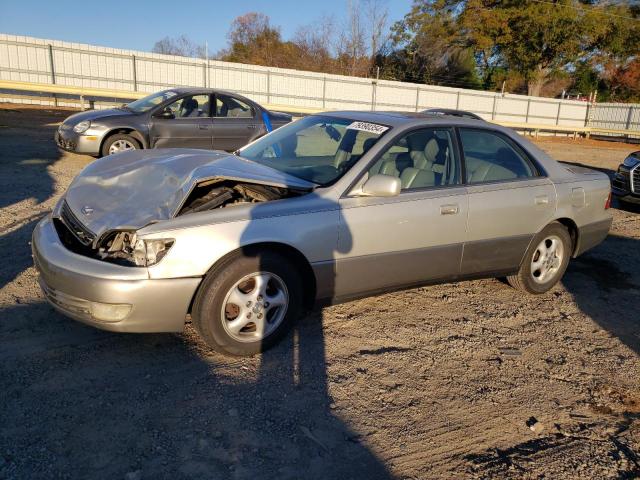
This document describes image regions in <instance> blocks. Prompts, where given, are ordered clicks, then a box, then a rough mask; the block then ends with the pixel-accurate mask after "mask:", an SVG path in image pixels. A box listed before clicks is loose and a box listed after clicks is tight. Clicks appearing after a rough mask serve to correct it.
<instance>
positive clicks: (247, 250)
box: [189, 242, 316, 313]
mask: <svg viewBox="0 0 640 480" xmlns="http://www.w3.org/2000/svg"><path fill="white" fill-rule="evenodd" d="M267 250H268V251H271V252H275V253H279V254H280V255H282V256H283V257H286V258H288V259H290V260H292V261H293V263H294V264H295V266H296V267H297V269H298V271H299V272H300V274H301V275H302V282H303V285H304V289H303V291H304V299H303V300H304V306H305V308H311V307H312V306H313V303H314V301H315V298H316V276H315V274H314V273H313V269H312V268H311V265H310V264H309V261H308V260H307V257H305V256H304V254H303V253H302V252H300V250H298V249H296V248H294V247H292V246H291V245H286V244H284V243H278V242H261V243H253V244H250V245H245V246H243V247H240V248H237V249H236V250H233V251H231V252H229V253H227V254H226V255H225V256H224V257H222V258H220V259H219V260H218V261H217V262H216V263H214V264H213V265H212V266H211V268H209V271H208V272H207V275H209V272H211V271H213V270H214V269H216V268H218V267H219V266H221V265H223V264H225V263H227V262H231V261H232V260H233V259H234V258H237V257H239V256H242V255H255V254H256V253H257V252H264V251H267ZM200 285H202V283H201V284H200ZM199 290H200V287H198V288H197V289H196V292H195V293H194V294H193V298H192V299H191V304H190V305H189V313H191V308H192V307H193V302H194V300H195V298H196V295H197V294H198V291H199Z"/></svg>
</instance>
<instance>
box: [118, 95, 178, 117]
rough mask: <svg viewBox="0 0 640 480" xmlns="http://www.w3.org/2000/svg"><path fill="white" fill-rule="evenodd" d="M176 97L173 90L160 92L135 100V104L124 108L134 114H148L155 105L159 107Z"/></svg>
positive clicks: (132, 103) (128, 104)
mask: <svg viewBox="0 0 640 480" xmlns="http://www.w3.org/2000/svg"><path fill="white" fill-rule="evenodd" d="M176 95H177V93H176V92H174V91H173V90H164V91H162V92H158V93H153V94H151V95H149V96H147V97H144V98H141V99H140V100H136V101H135V102H131V103H127V105H126V108H127V110H131V111H133V112H136V113H144V112H148V111H149V110H151V109H152V108H153V107H155V106H156V105H160V104H161V103H163V102H165V101H166V100H169V99H170V98H173V97H175V96H176Z"/></svg>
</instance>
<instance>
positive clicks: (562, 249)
mask: <svg viewBox="0 0 640 480" xmlns="http://www.w3.org/2000/svg"><path fill="white" fill-rule="evenodd" d="M572 246H573V244H572V241H571V236H570V235H569V232H568V231H567V229H566V228H565V227H564V226H563V225H562V224H560V223H558V222H553V223H550V224H549V225H547V226H546V227H545V228H544V229H543V230H542V231H541V232H540V233H538V234H537V235H536V236H535V237H534V239H533V240H532V241H531V245H529V248H528V249H527V252H526V253H525V256H524V260H523V261H522V265H520V270H518V273H516V274H515V275H510V276H508V277H507V282H509V285H511V286H512V287H513V288H516V289H518V290H522V291H524V292H527V293H532V294H534V295H537V294H541V293H545V292H548V291H549V290H551V289H552V288H553V287H554V286H555V285H556V284H557V283H558V282H559V281H560V279H561V278H562V276H563V275H564V272H565V271H566V270H567V266H568V265H569V259H570V257H571V253H572Z"/></svg>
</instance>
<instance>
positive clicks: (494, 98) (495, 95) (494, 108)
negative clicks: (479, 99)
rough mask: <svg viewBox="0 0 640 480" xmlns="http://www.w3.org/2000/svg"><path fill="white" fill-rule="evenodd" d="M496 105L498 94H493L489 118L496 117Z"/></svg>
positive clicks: (493, 118)
mask: <svg viewBox="0 0 640 480" xmlns="http://www.w3.org/2000/svg"><path fill="white" fill-rule="evenodd" d="M497 106H498V94H495V93H494V95H493V108H492V109H491V120H495V119H496V107H497Z"/></svg>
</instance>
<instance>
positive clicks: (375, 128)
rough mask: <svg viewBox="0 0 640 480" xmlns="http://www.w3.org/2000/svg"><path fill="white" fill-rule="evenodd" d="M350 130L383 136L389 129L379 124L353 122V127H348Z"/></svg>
mask: <svg viewBox="0 0 640 480" xmlns="http://www.w3.org/2000/svg"><path fill="white" fill-rule="evenodd" d="M347 129H350V130H362V131H364V132H371V133H377V134H378V135H381V134H383V133H384V132H386V131H387V130H389V127H385V126H384V125H378V124H377V123H369V122H353V123H352V124H351V125H349V126H348V127H347Z"/></svg>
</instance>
